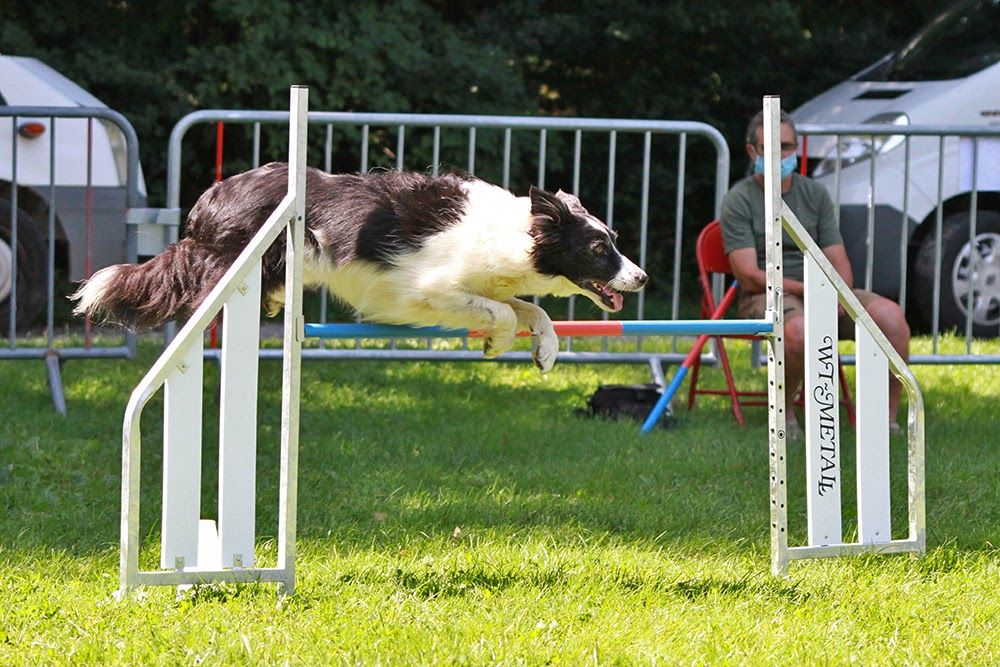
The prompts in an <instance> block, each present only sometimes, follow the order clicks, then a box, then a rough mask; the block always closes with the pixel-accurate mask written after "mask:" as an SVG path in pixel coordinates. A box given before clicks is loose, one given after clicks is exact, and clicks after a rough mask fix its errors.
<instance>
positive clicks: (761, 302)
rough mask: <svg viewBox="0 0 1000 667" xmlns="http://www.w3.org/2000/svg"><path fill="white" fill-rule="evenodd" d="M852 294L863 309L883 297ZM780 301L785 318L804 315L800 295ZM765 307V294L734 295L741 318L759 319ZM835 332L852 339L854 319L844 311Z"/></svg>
mask: <svg viewBox="0 0 1000 667" xmlns="http://www.w3.org/2000/svg"><path fill="white" fill-rule="evenodd" d="M851 291H853V292H854V296H856V297H858V301H860V302H861V305H862V306H864V308H865V310H867V309H868V304H870V303H871V302H872V301H875V300H876V299H882V298H884V297H881V296H879V295H878V294H875V293H874V292H868V291H866V290H863V289H857V288H855V289H853V290H851ZM782 302H783V303H784V306H785V319H786V320H788V319H791V318H792V317H796V316H799V317H805V313H806V304H805V303H804V302H803V301H802V297H800V296H795V295H794V294H786V295H784V299H782ZM766 307H767V294H766V293H764V292H760V293H759V294H748V293H746V292H744V291H743V290H740V291H739V294H737V296H736V314H737V315H738V316H739V318H740V319H741V320H759V319H761V318H762V317H764V311H765V310H766ZM837 333H838V336H839V337H840V338H841V339H845V340H853V339H854V320H852V319H851V317H850V315H848V314H847V313H844V314H843V315H841V316H840V317H839V318H838V319H837Z"/></svg>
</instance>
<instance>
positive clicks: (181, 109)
mask: <svg viewBox="0 0 1000 667" xmlns="http://www.w3.org/2000/svg"><path fill="white" fill-rule="evenodd" d="M943 4H945V3H943V2H941V1H940V0H918V1H917V2H912V3H907V4H905V5H900V4H898V3H853V2H847V1H846V0H835V1H832V2H829V1H828V2H816V1H815V0H804V1H801V2H790V1H789V0H777V1H774V2H765V3H748V2H742V1H737V0H711V1H706V2H692V1H689V0H670V1H666V2H648V0H588V1H586V2H583V3H580V2H579V1H578V0H574V1H572V2H570V1H569V0H545V1H543V2H537V1H535V0H504V1H500V0H485V1H477V2H473V1H471V0H452V1H448V0H388V1H386V2H374V1H372V0H359V1H352V2H340V1H338V0H313V1H312V2H295V3H290V2H277V1H275V0H226V1H222V0H176V1H174V2H166V3H164V2H153V1H150V0H133V1H128V0H103V1H101V2H93V1H88V2H82V1H80V0H75V1H67V0H58V1H56V0H32V1H31V2H28V1H27V0H13V2H8V3H4V4H2V5H0V44H2V47H3V50H4V52H5V53H9V54H17V55H31V56H36V57H39V58H41V59H42V60H44V61H46V62H48V63H49V64H50V65H52V66H53V67H55V68H56V69H58V70H60V71H62V72H63V73H65V74H66V75H67V76H69V77H70V78H72V79H74V80H76V81H78V82H79V83H81V84H82V85H83V86H84V87H86V88H88V89H89V90H91V91H92V92H93V93H94V94H95V95H97V96H98V97H99V98H101V99H102V100H103V101H104V102H105V103H107V104H108V105H109V106H111V107H112V108H115V109H118V110H119V111H121V112H122V113H124V114H125V115H126V117H128V118H129V119H130V120H131V122H132V123H133V125H134V126H135V127H136V130H137V132H138V135H139V137H140V144H141V154H142V160H143V164H144V169H145V175H146V180H147V183H148V187H149V190H150V194H151V200H152V201H153V203H154V204H156V203H158V202H157V198H158V197H161V196H162V192H163V184H164V175H165V154H166V144H167V138H168V136H169V133H170V130H171V128H172V127H173V125H174V124H175V123H176V122H177V120H178V119H180V118H181V117H182V116H183V115H185V114H186V113H188V112H190V111H193V110H196V109H204V108H228V109H284V108H286V104H287V89H288V85H289V84H291V83H303V84H307V85H309V86H310V97H311V100H310V106H311V108H312V109H316V110H329V111H349V110H354V111H382V112H425V113H490V114H517V115H522V114H550V115H560V116H585V117H622V118H646V119H677V120H697V121H702V122H705V123H708V124H710V125H713V126H715V127H717V128H718V129H720V130H721V131H722V132H723V134H724V135H725V136H726V137H727V139H728V140H729V146H730V151H731V154H732V156H733V160H732V163H733V173H734V175H735V174H736V173H739V172H741V171H742V169H743V167H744V165H743V160H742V157H741V156H742V141H741V135H742V131H743V127H744V125H745V123H746V120H747V118H748V117H749V116H750V115H751V114H752V113H753V112H754V111H756V109H758V108H759V105H760V97H761V95H762V94H769V93H775V94H780V95H782V100H783V103H784V105H785V106H786V108H794V107H795V106H796V105H798V104H800V103H802V102H804V101H805V100H807V99H809V98H810V97H812V96H813V95H815V94H816V93H818V92H820V91H822V90H823V89H825V88H827V87H829V86H831V85H833V84H834V83H836V82H838V81H840V80H842V79H844V78H845V77H846V76H848V75H849V74H852V73H854V72H855V71H857V70H859V69H861V68H862V67H864V66H865V65H867V64H869V63H871V62H873V61H874V60H876V59H877V58H878V57H880V56H881V55H883V54H884V53H886V52H887V51H889V50H891V49H892V48H894V47H896V46H898V44H899V43H900V42H901V41H902V40H903V39H905V38H906V37H907V36H908V35H909V34H911V33H912V32H913V31H915V30H916V29H917V28H918V27H920V25H921V24H923V23H924V22H926V21H927V20H928V19H929V17H930V16H932V15H933V14H934V13H935V12H936V11H938V10H939V9H940V8H941V6H942V5H943ZM239 140H240V139H239V138H237V139H234V140H233V141H239ZM340 140H342V141H348V140H351V141H353V140H355V138H353V137H341V138H340ZM200 141H201V145H200V146H198V147H196V149H195V150H194V151H189V152H187V153H185V156H186V160H185V164H184V165H183V168H184V170H185V173H186V174H187V175H188V176H187V177H185V178H184V179H183V182H185V183H186V184H189V188H188V190H186V191H185V192H184V203H190V201H191V200H192V199H193V198H194V197H195V196H196V195H197V194H198V191H199V190H200V189H202V188H203V187H204V186H205V185H206V184H207V182H208V181H209V180H210V175H209V174H210V164H209V162H210V160H208V159H206V158H205V156H206V155H211V146H210V139H209V138H203V139H201V140H200ZM229 141H230V139H229V138H228V135H227V143H228V142H229ZM372 141H374V142H376V143H377V142H380V141H382V142H385V144H386V145H385V146H384V149H385V152H386V154H387V155H389V154H391V150H390V146H389V145H388V142H389V140H388V138H386V137H379V136H375V137H373V138H372ZM553 141H554V145H553V147H552V150H551V160H552V163H551V165H550V169H551V170H552V178H551V179H550V181H549V183H550V184H555V185H560V186H563V187H565V184H566V183H567V182H568V179H569V178H570V177H571V176H570V173H569V172H570V166H569V165H567V164H566V159H565V158H564V157H561V156H563V155H564V154H565V150H563V149H565V148H566V147H565V146H559V145H558V142H559V141H560V140H556V139H554V140H553ZM355 145H356V144H355ZM413 150H416V151H423V153H427V151H428V150H429V147H428V144H427V142H426V141H416V142H415V145H414V147H413ZM482 150H483V151H490V150H495V149H490V148H487V147H485V146H484V147H483V148H482ZM530 150H533V149H529V147H527V146H521V145H518V146H515V160H518V159H521V158H523V161H525V163H526V162H527V160H528V153H529V152H530ZM690 150H691V155H690V157H689V158H688V178H687V180H686V182H685V189H686V191H687V195H688V197H689V200H690V201H692V202H694V203H693V204H692V205H691V206H689V208H688V210H687V211H686V217H687V220H686V224H688V225H690V226H692V227H695V226H700V225H701V224H703V223H704V221H705V220H706V219H707V218H708V216H710V214H711V203H712V186H711V182H712V169H711V167H712V166H713V164H714V161H713V159H712V156H711V154H710V153H709V152H708V151H705V150H704V149H703V148H699V147H698V146H692V147H691V148H690ZM234 152H235V151H234ZM196 156H198V157H196ZM423 159H424V162H423V163H422V164H425V165H426V164H429V160H430V158H429V157H427V158H423ZM629 159H635V158H634V157H630V158H629ZM606 161H607V157H606V155H599V154H598V155H593V154H591V155H588V156H587V157H586V158H585V160H584V167H583V168H584V169H586V170H593V169H601V168H603V167H602V165H603V163H605V162H606ZM241 165H242V163H240V162H237V163H236V166H237V167H239V166H241ZM673 165H674V163H673V162H672V161H671V160H670V159H665V160H658V161H656V163H655V171H654V174H653V180H654V182H655V183H670V182H672V180H673V179H674V178H675V174H674V173H673V170H674V166H673ZM334 167H335V168H338V169H341V168H346V169H352V168H357V167H356V166H353V164H352V163H350V162H345V161H343V160H340V159H337V158H335V159H334ZM587 182H588V183H590V185H588V186H586V187H589V188H591V190H593V192H584V193H581V194H584V195H587V196H589V197H593V198H599V197H600V196H603V195H602V193H600V192H599V191H600V189H601V187H602V186H601V183H600V181H599V179H587ZM518 185H519V186H520V185H522V184H518ZM523 185H525V186H526V184H523ZM621 189H622V193H623V194H622V204H621V208H620V212H621V215H620V216H619V217H620V219H621V220H622V221H628V220H635V219H637V216H638V208H639V196H640V195H639V190H640V187H639V184H637V183H634V182H631V183H630V182H622V183H621ZM585 201H586V200H585ZM616 206H618V205H617V204H616ZM593 208H597V207H593ZM665 208H669V207H665ZM661 222H664V223H665V222H666V221H661ZM623 224H630V223H628V222H623ZM671 227H672V225H671V224H657V226H656V228H657V229H660V228H663V229H666V230H669V229H670V228H671ZM671 236H672V232H670V231H663V232H657V233H656V235H655V236H654V238H652V239H651V240H650V241H651V243H650V248H651V250H650V252H651V257H650V259H651V261H656V262H659V261H660V260H663V262H664V265H665V266H669V265H671V264H672V261H671V260H670V259H669V257H668V256H667V255H668V254H669V248H670V246H671V240H672V239H671ZM688 236H693V235H688ZM688 256H690V253H688Z"/></svg>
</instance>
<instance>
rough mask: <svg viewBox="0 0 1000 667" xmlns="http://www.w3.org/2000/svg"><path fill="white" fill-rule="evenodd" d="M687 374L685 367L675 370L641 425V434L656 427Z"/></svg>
mask: <svg viewBox="0 0 1000 667" xmlns="http://www.w3.org/2000/svg"><path fill="white" fill-rule="evenodd" d="M699 352H700V350H699ZM687 373H688V367H687V366H685V365H681V367H680V368H678V369H677V375H675V376H674V379H673V380H671V381H670V386H669V387H667V389H666V391H664V392H663V395H662V396H660V400H658V401H657V402H656V405H654V406H653V409H652V410H650V411H649V415H648V416H647V417H646V421H644V422H643V423H642V432H643V433H649V432H650V431H652V430H653V427H655V426H656V423H657V422H659V421H660V417H662V416H663V413H664V412H666V410H667V406H668V405H670V399H671V398H673V397H674V394H676V393H677V390H678V389H680V388H681V384H682V383H683V382H684V377H685V376H686V375H687Z"/></svg>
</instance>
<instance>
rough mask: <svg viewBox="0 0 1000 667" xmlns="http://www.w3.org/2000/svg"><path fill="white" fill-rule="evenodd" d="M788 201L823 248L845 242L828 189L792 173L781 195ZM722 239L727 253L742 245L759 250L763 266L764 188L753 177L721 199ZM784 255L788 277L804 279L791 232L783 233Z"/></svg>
mask: <svg viewBox="0 0 1000 667" xmlns="http://www.w3.org/2000/svg"><path fill="white" fill-rule="evenodd" d="M782 197H783V198H784V200H785V203H786V204H788V207H789V208H790V209H791V210H792V212H793V213H795V216H796V217H797V218H798V219H799V222H801V223H802V226H803V227H805V229H806V231H807V232H808V233H809V235H810V236H811V237H812V238H813V239H814V240H815V241H816V243H817V244H818V245H819V247H820V248H826V247H829V246H832V245H837V244H839V243H843V242H844V241H843V238H842V237H841V236H840V229H839V228H838V227H837V218H836V216H835V214H834V210H833V200H831V199H830V193H829V192H827V191H826V188H825V187H824V186H822V185H820V184H819V183H817V182H816V181H814V180H812V179H810V178H807V177H805V176H802V175H800V174H792V186H791V188H789V190H788V192H785V193H783V194H782ZM721 221H722V239H723V242H724V243H725V246H726V252H727V253H730V252H732V251H734V250H739V249H740V248H756V249H757V265H758V266H759V267H760V268H761V269H763V268H764V266H765V255H764V235H765V230H764V188H762V187H761V186H760V185H759V184H758V183H757V181H756V180H755V179H754V177H753V176H747V177H746V178H744V179H743V180H741V181H739V182H738V183H736V185H734V186H733V187H732V189H730V190H729V192H727V193H726V196H725V198H723V200H722V215H721ZM782 244H783V245H782V250H783V252H782V255H783V259H784V264H785V266H784V272H785V277H786V278H791V279H793V280H799V281H801V280H802V276H803V260H802V251H800V250H799V248H798V246H796V245H795V242H794V241H792V238H791V237H790V236H789V235H788V232H784V233H783V234H782Z"/></svg>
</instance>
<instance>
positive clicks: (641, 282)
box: [635, 273, 649, 289]
mask: <svg viewBox="0 0 1000 667" xmlns="http://www.w3.org/2000/svg"><path fill="white" fill-rule="evenodd" d="M635 282H636V285H638V286H639V289H642V288H643V287H645V286H646V283H647V282H649V276H648V275H647V274H645V273H643V274H642V275H640V276H639V277H638V278H637V279H636V281H635Z"/></svg>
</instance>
